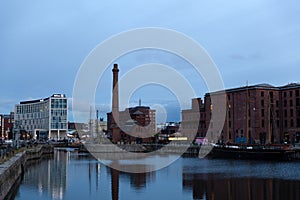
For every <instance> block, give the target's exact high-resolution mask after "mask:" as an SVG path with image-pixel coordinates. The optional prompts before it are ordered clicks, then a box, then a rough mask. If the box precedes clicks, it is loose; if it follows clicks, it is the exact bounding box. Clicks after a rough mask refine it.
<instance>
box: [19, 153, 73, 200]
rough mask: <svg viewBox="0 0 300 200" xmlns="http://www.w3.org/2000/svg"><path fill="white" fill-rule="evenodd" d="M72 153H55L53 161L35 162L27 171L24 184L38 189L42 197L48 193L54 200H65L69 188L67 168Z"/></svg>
mask: <svg viewBox="0 0 300 200" xmlns="http://www.w3.org/2000/svg"><path fill="white" fill-rule="evenodd" d="M69 156H70V152H67V153H66V152H63V151H58V150H55V151H54V155H53V159H47V161H46V162H45V161H43V162H41V161H37V162H33V163H32V165H34V166H35V167H30V168H28V170H27V171H26V176H24V180H23V182H24V184H26V185H29V186H32V187H37V189H38V193H39V194H40V195H41V194H43V193H45V192H48V194H49V196H51V197H52V199H63V198H64V194H65V191H66V186H67V173H68V171H67V169H68V168H67V167H68V162H69Z"/></svg>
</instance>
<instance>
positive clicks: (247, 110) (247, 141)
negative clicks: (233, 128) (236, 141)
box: [246, 81, 249, 144]
mask: <svg viewBox="0 0 300 200" xmlns="http://www.w3.org/2000/svg"><path fill="white" fill-rule="evenodd" d="M248 95H249V94H248V81H247V85H246V144H248V143H249V130H248V129H249V119H248V117H249V96H248Z"/></svg>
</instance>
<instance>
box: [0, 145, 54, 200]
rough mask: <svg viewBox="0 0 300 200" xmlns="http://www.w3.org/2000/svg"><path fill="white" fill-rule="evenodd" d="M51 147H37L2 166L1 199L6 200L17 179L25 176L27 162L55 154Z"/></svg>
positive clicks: (17, 155) (0, 173)
mask: <svg viewBox="0 0 300 200" xmlns="http://www.w3.org/2000/svg"><path fill="white" fill-rule="evenodd" d="M53 149H54V148H53V147H52V146H50V145H44V146H37V147H35V148H34V149H27V150H25V151H23V152H21V153H18V154H16V155H15V156H13V157H12V158H11V159H9V160H8V161H6V162H5V163H3V164H1V165H0V199H4V198H5V197H6V196H7V195H8V194H9V192H10V191H11V188H12V187H13V186H14V184H15V182H16V181H17V179H18V178H19V177H20V176H21V175H23V174H24V171H25V168H26V164H27V161H29V160H33V159H39V158H41V156H42V155H43V154H51V153H53Z"/></svg>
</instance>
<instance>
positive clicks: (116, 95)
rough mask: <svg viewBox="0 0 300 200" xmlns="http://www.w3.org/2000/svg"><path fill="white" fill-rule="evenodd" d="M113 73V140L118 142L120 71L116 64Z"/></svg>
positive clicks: (119, 137)
mask: <svg viewBox="0 0 300 200" xmlns="http://www.w3.org/2000/svg"><path fill="white" fill-rule="evenodd" d="M112 72H113V88H112V118H113V124H112V127H111V133H112V140H113V142H118V141H120V139H121V136H120V129H119V126H118V123H119V86H118V84H119V83H118V81H119V69H118V64H114V68H113V69H112Z"/></svg>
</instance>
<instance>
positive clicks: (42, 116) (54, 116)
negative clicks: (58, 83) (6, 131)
mask: <svg viewBox="0 0 300 200" xmlns="http://www.w3.org/2000/svg"><path fill="white" fill-rule="evenodd" d="M67 120H68V100H67V98H66V96H65V95H63V94H54V95H52V96H51V97H48V98H45V99H38V100H31V101H22V102H20V104H17V105H16V106H15V123H14V128H15V131H18V130H25V131H26V132H28V133H29V134H30V135H31V137H33V138H37V139H55V140H60V139H64V138H66V137H67V128H68V127H67V126H68V123H67V122H68V121H67Z"/></svg>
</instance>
